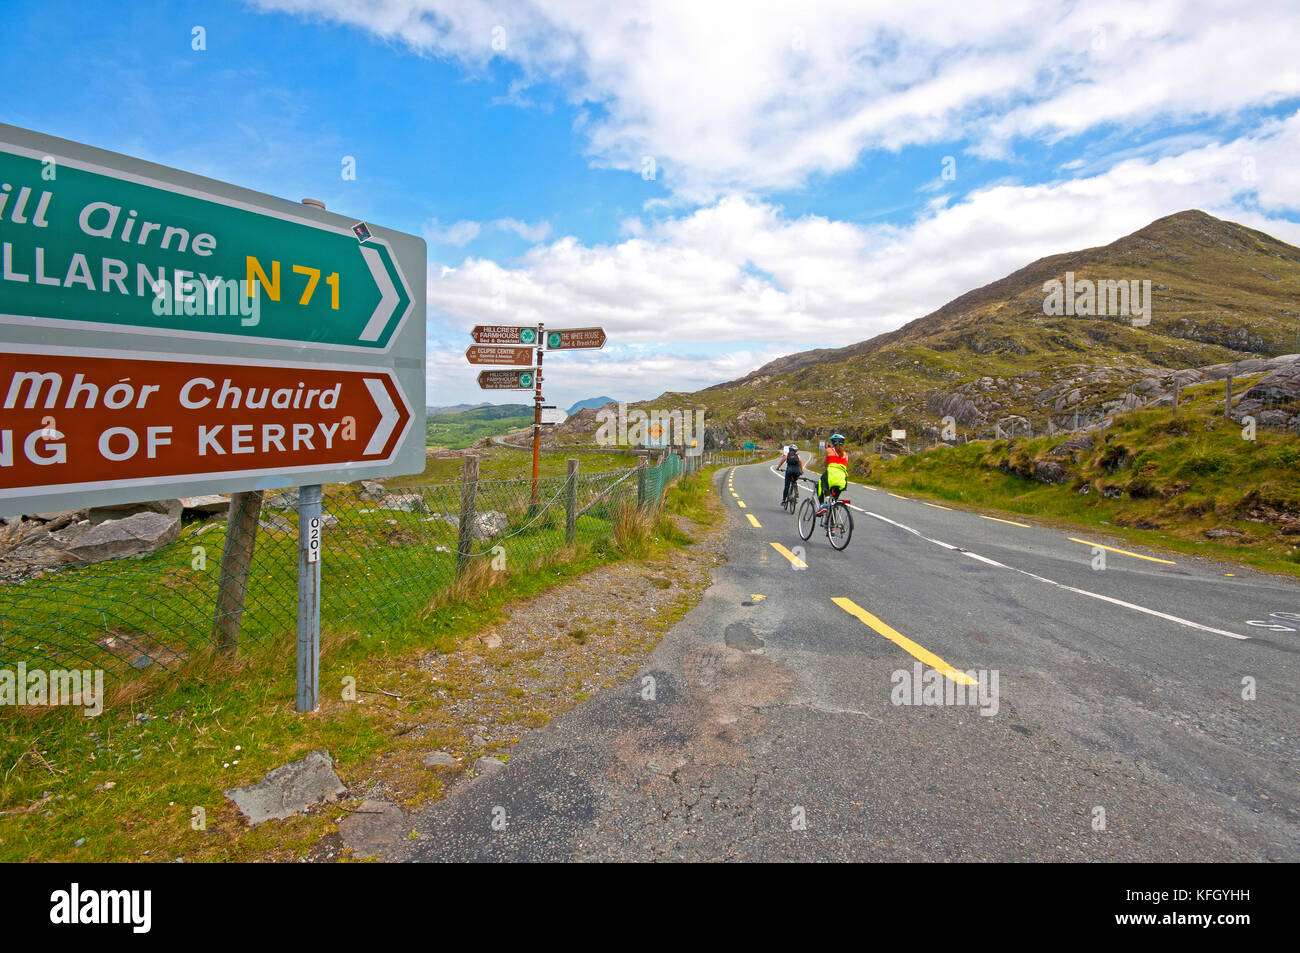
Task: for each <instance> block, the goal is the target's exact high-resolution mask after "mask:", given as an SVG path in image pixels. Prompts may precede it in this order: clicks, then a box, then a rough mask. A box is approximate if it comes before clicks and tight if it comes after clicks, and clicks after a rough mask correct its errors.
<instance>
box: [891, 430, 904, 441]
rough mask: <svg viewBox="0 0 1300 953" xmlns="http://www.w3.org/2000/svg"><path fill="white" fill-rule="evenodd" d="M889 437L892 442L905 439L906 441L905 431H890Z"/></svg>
mask: <svg viewBox="0 0 1300 953" xmlns="http://www.w3.org/2000/svg"><path fill="white" fill-rule="evenodd" d="M889 436H890V438H891V439H893V440H906V439H907V431H906V430H891V431H890V432H889Z"/></svg>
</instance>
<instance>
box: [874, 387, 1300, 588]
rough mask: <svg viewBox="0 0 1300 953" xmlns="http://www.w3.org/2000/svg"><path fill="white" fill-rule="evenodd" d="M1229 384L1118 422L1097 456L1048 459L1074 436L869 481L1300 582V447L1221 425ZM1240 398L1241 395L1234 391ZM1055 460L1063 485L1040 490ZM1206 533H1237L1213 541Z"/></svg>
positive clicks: (925, 456)
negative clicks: (1043, 468) (1044, 469)
mask: <svg viewBox="0 0 1300 953" xmlns="http://www.w3.org/2000/svg"><path fill="white" fill-rule="evenodd" d="M1224 390H1225V385H1224V384H1223V383H1217V384H1207V385H1202V386H1199V387H1193V388H1188V389H1187V390H1185V391H1184V392H1183V396H1184V400H1183V402H1182V405H1181V407H1180V409H1179V413H1178V415H1177V416H1174V415H1173V413H1172V411H1171V410H1170V408H1168V407H1165V408H1154V409H1149V410H1137V411H1132V412H1130V413H1126V414H1122V415H1118V416H1117V417H1116V418H1115V422H1114V426H1112V427H1111V428H1110V429H1108V430H1105V431H1092V432H1091V433H1092V434H1093V436H1094V441H1095V446H1094V448H1093V449H1092V450H1090V451H1083V452H1079V453H1077V454H1075V455H1074V457H1076V458H1077V459H1072V457H1071V456H1053V455H1051V453H1050V451H1051V450H1052V448H1053V447H1055V446H1057V445H1059V444H1061V443H1062V442H1063V441H1065V440H1066V439H1067V438H1068V436H1069V435H1057V436H1054V437H1039V438H1035V439H1033V440H998V441H980V442H976V443H970V444H965V445H962V446H958V447H950V448H942V449H932V450H930V451H927V452H925V453H920V454H915V455H912V456H909V457H900V458H898V459H895V460H889V461H880V460H872V461H871V475H872V479H873V481H874V482H877V483H879V484H880V485H881V486H885V487H889V488H892V489H898V490H906V491H910V492H913V493H917V494H923V495H929V496H933V497H935V498H936V499H942V500H946V501H949V502H954V503H960V504H965V505H967V506H972V507H986V508H990V509H996V510H1001V511H1003V512H1007V513H1013V514H1021V515H1025V516H1035V517H1040V518H1044V517H1045V518H1048V519H1052V520H1059V521H1062V522H1066V523H1072V524H1076V525H1081V526H1090V527H1102V526H1104V527H1105V528H1106V530H1107V531H1108V532H1116V533H1117V534H1118V535H1123V536H1126V537H1127V538H1130V539H1133V540H1135V541H1137V542H1142V543H1146V544H1147V545H1150V546H1154V547H1157V548H1166V549H1171V550H1174V551H1177V552H1183V553H1189V554H1194V555H1201V556H1213V557H1216V558H1221V559H1229V560H1233V561H1238V562H1242V563H1246V564H1249V565H1252V566H1256V567H1258V568H1260V569H1265V570H1268V571H1273V572H1284V573H1289V574H1300V535H1293V534H1288V533H1284V532H1282V530H1283V529H1285V528H1288V527H1294V526H1300V480H1298V479H1297V468H1298V467H1300V439H1298V438H1297V437H1296V436H1295V435H1293V434H1284V433H1281V432H1272V431H1266V430H1262V429H1261V430H1258V431H1257V432H1256V434H1255V439H1254V440H1247V439H1244V438H1243V430H1242V428H1241V427H1240V426H1239V425H1237V424H1234V423H1233V422H1231V421H1229V420H1226V419H1224V418H1223V416H1222V407H1223V398H1224ZM1239 392H1240V391H1239ZM1043 461H1055V462H1057V463H1060V464H1062V465H1063V466H1064V467H1065V470H1066V477H1065V482H1064V483H1061V484H1056V485H1052V484H1046V483H1043V482H1040V481H1039V480H1037V479H1035V472H1036V469H1037V467H1038V464H1039V463H1041V462H1043ZM1206 530H1227V531H1228V532H1230V533H1235V534H1239V535H1236V536H1232V537H1228V538H1227V540H1230V541H1227V540H1212V539H1208V538H1206V536H1205V531H1206Z"/></svg>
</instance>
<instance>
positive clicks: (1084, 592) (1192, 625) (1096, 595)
mask: <svg viewBox="0 0 1300 953" xmlns="http://www.w3.org/2000/svg"><path fill="white" fill-rule="evenodd" d="M867 515H868V516H874V517H875V518H876V519H878V520H884V521H885V522H886V523H892V524H893V525H894V526H897V527H898V528H899V529H905V530H907V531H908V532H909V533H912V534H913V535H914V536H920V537H921V538H922V539H924V540H925V541H926V542H929V543H934V544H935V545H937V546H943V547H944V548H945V549H958V547H956V546H950V545H949V544H948V543H944V542H941V541H939V540H937V539H930V537H928V536H926V535H924V534H922V533H918V532H917V531H916V530H914V529H912V527H910V526H904V525H903V524H902V523H895V522H894V521H893V520H891V519H889V518H888V517H885V516H881V515H880V514H879V513H867ZM958 551H959V552H960V553H961V554H962V555H963V556H969V557H970V558H971V559H974V560H977V561H979V562H982V563H986V564H987V565H990V566H996V567H997V568H998V569H1009V570H1011V571H1012V572H1018V573H1020V574H1021V575H1022V576H1028V577H1029V578H1030V579H1036V580H1038V581H1039V582H1045V583H1047V584H1048V585H1051V586H1056V587H1057V588H1058V589H1064V590H1065V591H1066V592H1073V593H1077V594H1078V595H1081V596H1087V597H1088V598H1090V599H1100V600H1101V601H1102V602H1109V603H1111V604H1112V605H1117V606H1121V607H1122V608H1125V609H1132V610H1133V611H1134V612H1142V613H1145V614H1146V615H1151V616H1155V617H1156V618H1158V619H1165V620H1167V621H1169V622H1177V623H1178V624H1179V625H1185V626H1187V627H1188V628H1189V629H1199V630H1200V631H1202V632H1212V633H1213V634H1215V635H1223V636H1227V637H1228V638H1230V639H1238V640H1240V641H1242V642H1246V641H1249V640H1250V636H1248V635H1239V634H1237V633H1236V632H1229V631H1228V630H1227V629H1216V628H1215V627H1214V626H1212V625H1202V624H1201V623H1199V622H1193V621H1192V620H1191V619H1183V618H1180V617H1179V616H1176V615H1170V614H1169V613H1167V612H1161V611H1160V610H1158V609H1148V608H1147V607H1146V606H1140V605H1137V604H1136V603H1133V602H1125V601H1124V600H1123V599H1116V598H1115V597H1114V596H1104V595H1102V594H1101V593H1100V592H1092V591H1090V590H1088V589H1079V588H1078V587H1076V586H1067V585H1066V584H1065V583H1063V582H1057V581H1056V580H1055V579H1048V578H1047V577H1046V576H1040V575H1038V574H1037V573H1032V572H1029V571H1028V570H1025V569H1017V568H1016V567H1015V566H1008V565H1007V564H1006V563H1000V562H998V561H997V560H996V559H989V558H988V557H987V556H981V555H980V554H979V553H973V552H971V551H970V550H969V549H958Z"/></svg>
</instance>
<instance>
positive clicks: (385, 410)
mask: <svg viewBox="0 0 1300 953" xmlns="http://www.w3.org/2000/svg"><path fill="white" fill-rule="evenodd" d="M6 347H7V348H8V349H9V351H10V353H7V354H0V387H3V388H4V390H5V391H6V392H7V394H8V398H7V400H6V404H7V406H8V408H9V409H6V410H5V412H4V421H3V426H2V427H0V462H3V464H4V465H3V467H0V512H17V513H30V512H35V511H36V510H37V509H39V508H40V507H41V506H45V507H47V508H49V507H50V506H51V504H50V502H49V500H51V499H53V498H57V500H58V505H59V506H62V505H65V504H67V503H68V502H69V500H72V501H73V502H75V503H76V505H77V506H79V507H83V506H96V505H99V504H101V503H118V502H132V501H135V500H139V499H141V498H142V497H144V496H147V495H148V494H149V493H151V492H152V493H154V494H155V495H158V494H159V493H163V492H164V491H163V490H162V489H161V488H162V487H166V488H167V490H166V493H170V494H172V495H173V496H177V497H180V496H188V495H190V488H191V487H192V486H193V485H196V484H203V483H204V481H210V480H214V479H223V480H225V481H226V483H227V484H228V485H229V486H230V487H232V488H233V489H235V490H245V489H252V488H255V487H259V486H260V485H261V484H260V483H259V481H264V480H265V479H266V478H268V477H276V478H280V477H290V476H292V478H293V479H294V480H297V481H299V482H301V483H304V484H306V483H325V482H333V481H340V480H346V479H347V478H348V473H349V471H350V470H355V469H357V468H358V467H359V466H361V465H365V464H375V463H388V462H391V460H392V459H393V457H394V456H395V455H396V453H397V451H398V449H399V448H400V447H401V445H402V441H403V439H405V435H406V432H407V430H408V428H409V427H410V425H411V423H412V420H413V419H415V415H414V414H413V412H412V409H411V407H410V405H409V404H408V402H407V400H406V396H405V394H404V393H403V391H402V388H401V386H400V385H399V384H398V382H397V378H396V376H395V375H394V373H393V371H391V370H388V369H386V368H383V367H365V366H362V367H342V366H337V365H312V364H302V363H297V362H292V361H266V360H255V359H252V358H240V359H239V360H234V359H231V358H226V359H224V360H221V359H217V358H208V357H202V356H196V355H187V354H156V353H153V352H148V353H133V352H130V351H125V350H122V351H110V350H95V349H90V348H63V347H53V346H51V347H45V346H29V345H16V344H10V345H6Z"/></svg>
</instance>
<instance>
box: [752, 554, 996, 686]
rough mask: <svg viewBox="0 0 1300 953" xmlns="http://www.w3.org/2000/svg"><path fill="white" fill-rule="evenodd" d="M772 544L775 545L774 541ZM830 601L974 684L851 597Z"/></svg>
mask: <svg viewBox="0 0 1300 953" xmlns="http://www.w3.org/2000/svg"><path fill="white" fill-rule="evenodd" d="M773 545H775V543H774V544H773ZM831 602H833V603H835V604H836V605H837V606H839V607H840V608H841V609H843V610H844V611H845V612H847V613H848V614H849V615H851V616H856V617H857V618H858V619H859V620H861V621H862V622H863V623H865V624H866V625H868V626H870V627H871V628H873V629H875V630H876V631H877V632H879V633H880V634H881V635H883V636H884V637H885V638H887V639H889V641H891V642H893V643H894V644H895V645H897V646H898V647H899V648H901V649H903V651H905V652H907V653H908V654H910V655H912V656H913V657H914V658H918V659H920V660H921V661H922V662H924V663H925V664H926V665H928V666H930V667H931V668H933V669H937V670H938V671H940V672H942V673H943V674H944V675H945V676H947V677H948V678H950V679H952V680H953V681H954V682H956V683H957V684H958V685H974V684H976V682H975V680H974V679H973V678H971V677H970V676H969V675H967V674H966V673H965V672H959V671H958V670H957V669H955V668H953V667H952V666H951V665H949V664H948V663H947V662H945V661H944V660H943V659H941V658H939V656H937V655H935V654H934V653H933V652H931V651H930V650H929V649H925V648H922V647H921V646H919V645H917V644H916V643H915V642H913V641H912V640H911V639H909V638H908V637H907V636H905V635H902V634H900V633H899V632H898V631H897V630H895V629H894V628H892V627H891V626H889V625H886V624H885V623H884V622H881V621H880V620H879V619H877V618H876V617H875V616H873V615H872V614H871V613H870V612H868V611H867V610H866V609H864V608H862V606H860V605H858V604H857V603H856V602H854V601H853V600H852V599H845V598H842V597H838V596H837V597H836V598H834V599H832V600H831Z"/></svg>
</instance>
